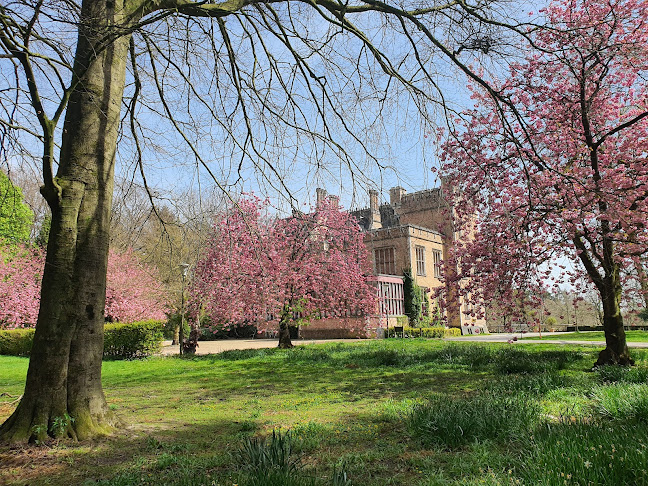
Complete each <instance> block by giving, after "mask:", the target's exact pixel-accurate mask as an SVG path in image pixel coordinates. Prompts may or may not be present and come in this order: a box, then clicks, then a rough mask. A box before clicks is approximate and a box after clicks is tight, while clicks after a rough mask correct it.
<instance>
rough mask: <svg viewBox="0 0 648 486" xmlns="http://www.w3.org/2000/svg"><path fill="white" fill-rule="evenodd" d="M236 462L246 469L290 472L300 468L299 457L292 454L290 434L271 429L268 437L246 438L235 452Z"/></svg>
mask: <svg viewBox="0 0 648 486" xmlns="http://www.w3.org/2000/svg"><path fill="white" fill-rule="evenodd" d="M235 460H236V461H237V464H238V465H239V466H240V467H241V468H242V469H246V470H248V471H269V470H276V471H280V472H282V473H286V474H291V473H294V472H295V471H297V470H298V469H299V468H300V463H301V461H300V458H299V457H298V456H297V457H296V456H295V455H294V454H293V449H292V434H291V433H290V432H283V433H282V432H281V431H276V430H273V431H272V435H271V436H269V437H268V438H260V437H251V438H247V439H246V440H245V441H244V442H243V445H242V446H241V448H240V449H239V450H238V451H237V452H236V453H235Z"/></svg>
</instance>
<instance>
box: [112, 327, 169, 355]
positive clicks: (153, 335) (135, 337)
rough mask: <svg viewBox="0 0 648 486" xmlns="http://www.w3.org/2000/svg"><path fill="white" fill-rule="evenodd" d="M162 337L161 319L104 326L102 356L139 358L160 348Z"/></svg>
mask: <svg viewBox="0 0 648 486" xmlns="http://www.w3.org/2000/svg"><path fill="white" fill-rule="evenodd" d="M163 338H164V323H163V322H162V321H153V320H151V321H141V322H133V323H131V324H106V325H105V326H104V358H126V359H129V358H141V357H144V356H150V355H152V354H154V353H156V352H158V351H159V350H160V348H161V347H162V340H163Z"/></svg>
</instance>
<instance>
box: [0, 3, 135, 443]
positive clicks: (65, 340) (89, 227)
mask: <svg viewBox="0 0 648 486" xmlns="http://www.w3.org/2000/svg"><path fill="white" fill-rule="evenodd" d="M113 6H114V7H113ZM122 7H123V0H118V1H115V2H106V1H101V0H99V1H97V0H86V1H84V2H83V6H82V13H81V23H80V26H79V38H78V45H77V52H76V56H75V65H74V67H75V73H77V75H78V76H79V78H78V79H79V83H78V84H77V85H76V87H75V89H74V91H73V92H72V94H71V97H70V101H69V105H68V109H67V112H66V118H65V124H64V127H63V135H62V147H61V154H60V160H59V169H58V173H57V177H56V184H57V185H58V187H56V186H54V187H51V186H50V187H47V186H45V187H44V188H43V194H44V196H45V197H46V199H47V201H48V203H49V205H50V207H51V209H52V228H51V232H50V237H49V242H48V246H47V260H46V264H45V271H44V274H43V286H42V291H41V303H40V312H39V316H38V322H37V325H36V334H35V336H34V345H33V348H32V352H31V358H30V362H29V370H28V373H27V381H26V385H25V392H24V394H23V398H22V400H21V401H20V404H19V405H18V407H17V408H16V410H15V411H14V413H13V415H11V417H9V418H8V419H7V421H6V422H5V423H4V424H3V425H2V427H0V439H1V440H7V441H9V442H25V441H28V440H44V439H46V438H47V436H52V437H65V436H68V437H73V438H78V439H84V438H87V437H91V436H93V435H97V434H101V433H104V432H105V431H108V430H110V428H112V427H113V426H114V425H116V423H117V422H116V419H115V417H114V416H113V414H112V413H111V412H110V410H109V408H108V406H107V404H106V400H105V397H104V394H103V390H102V386H101V360H102V354H103V325H104V306H105V298H106V266H107V259H108V241H109V219H110V210H111V204H112V192H113V171H114V161H115V150H116V143H117V133H118V124H119V114H120V108H121V100H122V96H123V91H124V76H125V62H126V58H127V52H128V42H129V39H128V37H127V36H124V37H121V38H119V39H117V40H114V41H113V42H111V43H110V44H109V45H108V47H106V48H104V49H103V50H99V51H97V41H98V40H99V39H102V38H103V39H105V35H106V34H107V32H109V30H110V29H114V25H115V23H121V22H122V19H120V18H118V14H116V13H115V12H123V8H122ZM119 15H121V14H119ZM97 52H99V53H98V54H97Z"/></svg>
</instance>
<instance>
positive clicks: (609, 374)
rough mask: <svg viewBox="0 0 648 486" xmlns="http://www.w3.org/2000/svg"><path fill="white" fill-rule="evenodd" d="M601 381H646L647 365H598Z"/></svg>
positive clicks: (647, 376)
mask: <svg viewBox="0 0 648 486" xmlns="http://www.w3.org/2000/svg"><path fill="white" fill-rule="evenodd" d="M596 372H597V373H598V376H599V380H600V382H601V383H616V382H622V383H648V367H646V366H633V367H632V368H628V367H625V366H611V365H609V366H600V367H599V368H597V370H596Z"/></svg>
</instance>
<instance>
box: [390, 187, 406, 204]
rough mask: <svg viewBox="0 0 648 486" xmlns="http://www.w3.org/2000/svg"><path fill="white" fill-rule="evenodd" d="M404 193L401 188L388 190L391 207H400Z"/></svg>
mask: <svg viewBox="0 0 648 486" xmlns="http://www.w3.org/2000/svg"><path fill="white" fill-rule="evenodd" d="M406 192H407V191H406V190H405V189H403V188H402V187H401V186H396V187H392V188H391V189H390V190H389V203H390V204H391V205H392V206H396V205H400V203H401V199H403V196H404V195H405V193H406Z"/></svg>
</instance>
